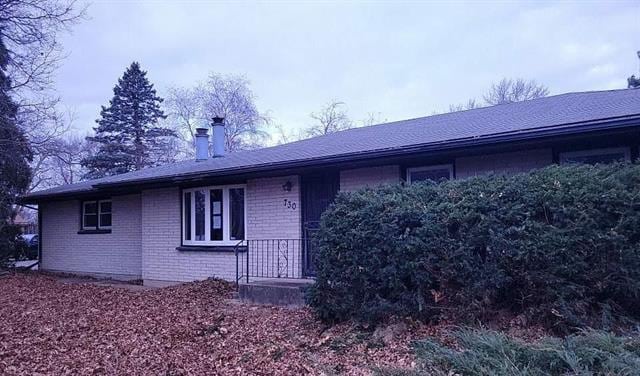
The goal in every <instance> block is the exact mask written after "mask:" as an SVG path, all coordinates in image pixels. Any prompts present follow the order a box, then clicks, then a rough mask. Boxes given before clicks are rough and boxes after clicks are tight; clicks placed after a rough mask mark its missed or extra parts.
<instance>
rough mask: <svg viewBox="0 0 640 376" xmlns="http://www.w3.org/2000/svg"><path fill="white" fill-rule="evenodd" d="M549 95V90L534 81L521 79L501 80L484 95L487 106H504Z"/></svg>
mask: <svg viewBox="0 0 640 376" xmlns="http://www.w3.org/2000/svg"><path fill="white" fill-rule="evenodd" d="M547 95H549V89H548V88H547V87H546V86H544V85H540V84H538V83H537V82H536V81H534V80H524V79H522V78H517V79H515V80H514V79H510V78H503V79H502V80H500V82H498V83H494V84H493V85H492V86H491V89H490V90H489V92H487V93H486V94H485V95H484V101H485V102H486V104H487V105H490V106H491V105H496V104H505V103H513V102H521V101H527V100H530V99H536V98H542V97H546V96H547Z"/></svg>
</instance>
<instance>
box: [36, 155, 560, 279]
mask: <svg viewBox="0 0 640 376" xmlns="http://www.w3.org/2000/svg"><path fill="white" fill-rule="evenodd" d="M551 162H552V153H551V150H550V149H540V150H529V151H522V152H515V153H502V154H492V155H484V156H475V157H464V158H458V159H456V174H457V177H460V178H463V177H467V176H472V175H476V174H482V173H487V172H489V171H497V172H507V173H513V172H521V171H527V170H530V169H532V168H537V167H543V166H545V165H548V164H551ZM287 181H290V182H291V183H292V189H291V191H289V192H287V191H285V190H284V189H283V188H282V186H283V185H284V184H285V183H286V182H287ZM397 181H400V167H399V166H397V165H389V166H378V167H368V168H359V169H352V170H344V171H341V172H340V189H341V190H343V191H350V190H355V189H358V188H361V187H364V186H374V185H378V184H383V183H389V182H397ZM180 200H181V198H180V190H179V189H178V188H177V187H176V188H163V189H154V190H146V191H144V192H143V193H142V194H141V195H129V196H119V197H114V198H113V229H112V233H111V234H95V235H79V234H77V232H78V230H79V227H80V202H79V201H64V202H52V203H48V204H43V205H42V208H41V210H42V213H43V226H42V237H43V238H42V242H43V265H42V266H43V268H44V269H49V270H58V271H66V272H72V273H90V274H102V275H105V274H106V275H110V276H114V277H115V276H126V277H131V278H138V277H140V276H142V278H143V279H144V280H145V283H150V284H151V283H155V284H164V283H165V282H183V281H184V282H186V281H193V280H199V279H205V278H208V277H219V278H224V279H227V280H234V279H235V275H236V274H235V272H236V257H235V255H234V254H233V253H232V252H228V253H224V252H196V251H186V252H185V251H178V250H176V247H178V246H180V237H181V233H180V231H181V225H180V222H181V215H180ZM300 200H301V196H300V179H299V177H298V176H295V175H294V176H283V177H271V178H261V179H252V180H249V181H248V182H247V190H246V205H247V224H246V225H247V226H246V229H247V237H248V239H253V240H260V239H300V238H302V234H301V232H302V230H301V227H302V226H301V221H302V215H301V209H302V208H301V202H300ZM282 245H283V244H282V243H279V244H276V245H274V244H273V243H271V244H270V245H269V246H272V247H273V246H275V247H278V246H280V247H282ZM289 245H293V246H294V247H295V249H289V254H288V261H287V262H288V263H287V265H288V267H287V268H286V270H287V272H289V275H290V276H299V275H300V272H301V262H302V257H301V256H302V255H301V247H300V246H301V244H300V243H295V244H293V243H289ZM280 249H282V248H280ZM250 254H251V255H252V257H255V255H258V260H257V261H255V260H252V263H251V265H255V264H256V263H258V264H259V263H260V262H261V261H262V259H261V258H260V254H259V253H258V252H257V251H256V250H252V252H250ZM264 261H266V258H265V259H264ZM270 263H271V264H272V263H273V259H271V260H270ZM252 271H254V272H255V269H252Z"/></svg>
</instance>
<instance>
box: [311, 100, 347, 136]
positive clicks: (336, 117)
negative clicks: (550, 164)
mask: <svg viewBox="0 0 640 376" xmlns="http://www.w3.org/2000/svg"><path fill="white" fill-rule="evenodd" d="M309 116H310V117H311V118H312V119H313V120H314V121H315V123H314V124H312V125H311V126H310V127H309V128H308V129H307V130H306V134H307V136H309V137H315V136H322V135H326V134H329V133H334V132H338V131H342V130H345V129H349V128H353V122H352V121H351V119H349V116H348V115H347V110H346V104H345V103H344V102H339V101H336V100H334V101H331V102H329V103H327V104H326V105H325V106H324V107H322V109H320V111H318V112H312V113H311V115H309Z"/></svg>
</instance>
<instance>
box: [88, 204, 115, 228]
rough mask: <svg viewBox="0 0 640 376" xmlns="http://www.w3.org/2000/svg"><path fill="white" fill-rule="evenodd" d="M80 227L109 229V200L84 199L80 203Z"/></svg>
mask: <svg viewBox="0 0 640 376" xmlns="http://www.w3.org/2000/svg"><path fill="white" fill-rule="evenodd" d="M82 229H83V230H109V229H111V200H94V201H84V202H83V203H82Z"/></svg>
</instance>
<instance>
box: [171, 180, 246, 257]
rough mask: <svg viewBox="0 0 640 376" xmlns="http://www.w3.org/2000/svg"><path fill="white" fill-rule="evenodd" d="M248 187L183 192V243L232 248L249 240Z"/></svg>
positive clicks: (225, 187)
mask: <svg viewBox="0 0 640 376" xmlns="http://www.w3.org/2000/svg"><path fill="white" fill-rule="evenodd" d="M245 189H246V188H245V186H244V185H226V186H213V187H201V188H191V189H185V190H183V191H182V203H183V205H182V223H183V226H182V244H184V245H193V246H231V245H237V244H238V243H239V242H240V241H242V240H244V239H245V236H246V232H245V223H246V218H247V213H246V205H245Z"/></svg>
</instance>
